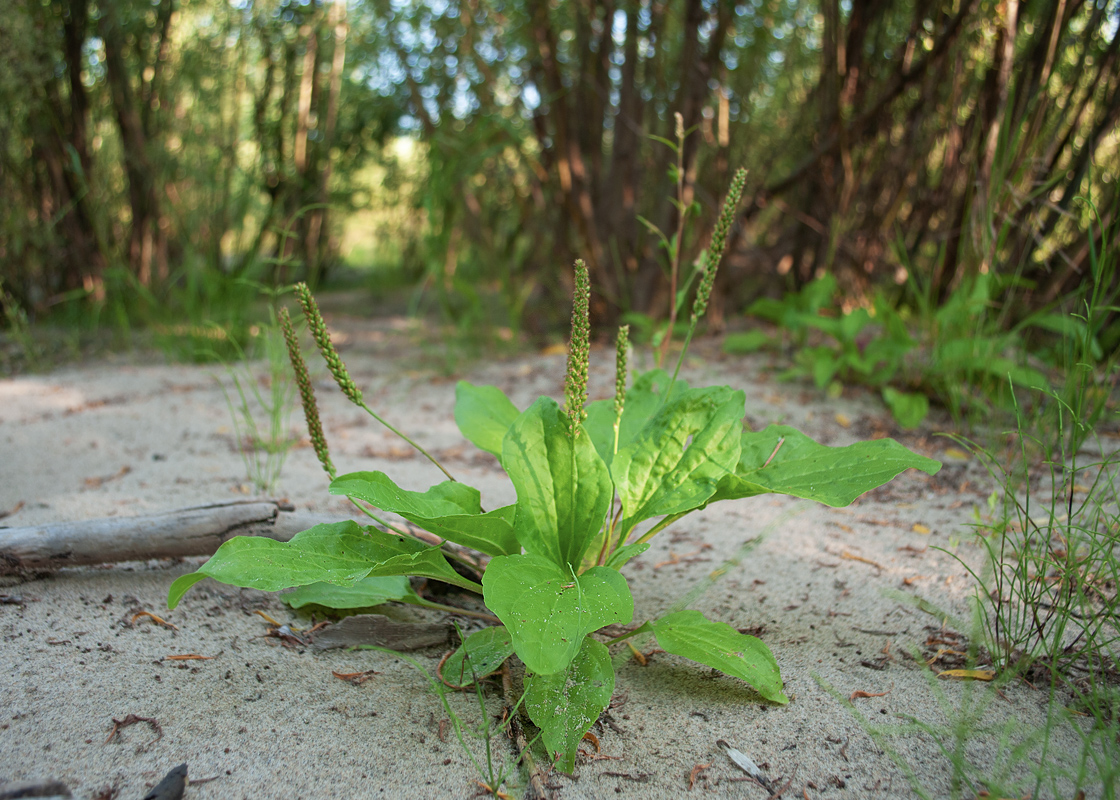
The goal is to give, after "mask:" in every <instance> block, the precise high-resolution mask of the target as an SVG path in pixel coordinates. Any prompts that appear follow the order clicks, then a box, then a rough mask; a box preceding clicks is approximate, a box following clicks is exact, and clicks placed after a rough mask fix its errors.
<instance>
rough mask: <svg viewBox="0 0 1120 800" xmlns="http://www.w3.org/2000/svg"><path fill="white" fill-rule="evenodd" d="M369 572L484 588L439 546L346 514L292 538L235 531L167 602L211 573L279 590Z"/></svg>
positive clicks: (345, 582) (345, 580)
mask: <svg viewBox="0 0 1120 800" xmlns="http://www.w3.org/2000/svg"><path fill="white" fill-rule="evenodd" d="M367 575H374V576H385V575H418V576H421V577H426V578H436V579H438V580H441V581H445V582H447V583H451V584H454V585H455V586H460V587H463V588H465V589H469V590H471V591H477V590H478V589H479V588H480V587H479V586H478V584H476V583H474V582H473V581H470V580H467V579H466V578H463V577H462V576H460V575H459V574H458V573H457V572H455V570H453V569H452V568H451V565H450V564H448V563H447V560H446V559H445V558H444V557H443V554H442V553H440V551H439V548H433V547H429V546H427V545H425V544H423V543H422V542H418V541H416V540H415V539H409V538H407V537H404V536H395V535H393V534H389V533H385V532H384V531H380V530H378V529H377V528H372V527H369V528H363V527H361V526H359V525H358V523H356V522H354V521H352V520H346V521H345V522H332V523H330V524H324V525H316V526H315V527H313V528H310V529H309V530H306V531H303V532H302V533H297V534H296V535H295V536H293V537H292V539H291V541H289V542H278V541H276V540H274V539H269V538H266V537H264V536H235V537H234V538H232V539H230V540H229V541H228V542H225V543H224V544H223V545H222V546H221V547H219V548H218V550H217V552H215V553H214V555H213V556H211V557H210V560H209V561H207V562H206V563H205V564H203V565H202V566H201V567H199V568H198V570H197V571H196V572H193V573H191V574H190V575H183V576H182V577H181V578H179V579H178V580H176V581H175V582H174V583H172V584H171V589H170V590H169V592H168V598H167V604H168V606H169V607H170V608H174V607H175V606H177V605H178V604H179V600H180V599H182V597H183V595H184V594H185V593H186V592H187V590H188V589H190V588H191V586H193V585H194V584H196V583H198V582H199V581H200V580H202V579H203V578H207V577H209V578H213V579H214V580H217V581H221V582H222V583H227V584H229V585H231V586H241V587H244V588H248V589H260V590H261V591H265V592H278V591H280V590H281V589H290V588H292V587H293V586H306V585H307V584H309V583H315V582H317V581H326V582H327V583H335V584H339V585H341V586H350V585H352V584H353V583H354V582H355V581H357V580H360V579H361V578H364V577H366V576H367Z"/></svg>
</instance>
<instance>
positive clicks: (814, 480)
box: [710, 425, 941, 508]
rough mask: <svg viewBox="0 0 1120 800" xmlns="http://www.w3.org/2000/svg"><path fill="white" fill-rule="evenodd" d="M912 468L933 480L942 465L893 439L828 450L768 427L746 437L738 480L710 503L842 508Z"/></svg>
mask: <svg viewBox="0 0 1120 800" xmlns="http://www.w3.org/2000/svg"><path fill="white" fill-rule="evenodd" d="M779 442H780V445H781V446H779ZM767 461H769V464H767ZM911 467H913V468H914V469H919V470H921V471H922V472H924V473H926V474H927V475H934V474H936V473H937V471H938V470H939V469H941V462H940V461H935V460H933V459H932V458H926V457H925V456H921V455H918V454H917V453H914V452H912V451H910V450H908V449H906V448H905V447H903V446H902V445H900V444H899V443H898V442H896V441H895V440H894V439H876V440H874V441H870V442H856V443H855V444H850V445H847V446H846V447H827V446H825V445H823V444H817V443H816V442H814V441H813V440H812V439H810V438H809V437H808V436H806V435H805V434H803V433H801V432H800V431H798V430H797V429H795V428H791V427H789V426H788V425H770V426H769V427H767V428H766V429H765V430H761V431H757V432H751V431H745V432H744V433H743V449H742V455H741V456H740V458H739V464H738V466H737V467H736V468H735V474H734V475H728V476H726V477H725V478H723V479H722V480H721V481H720V485H719V490H718V491H717V492H716V493H715V494H714V495H713V496H712V499H711V500H710V502H712V503H714V502H716V501H718V500H731V499H735V498H739V497H754V496H755V495H759V494H788V495H792V496H793V497H801V498H804V499H805V500H816V501H817V502H819V503H824V504H825V505H827V506H832V507H833V508H838V507H840V506H846V505H849V504H851V502H852V501H853V500H855V499H856V498H857V497H859V496H860V495H861V494H863V493H864V492H869V491H871V490H872V489H874V488H876V487H879V486H882V485H883V484H884V483H886V482H887V481H889V480H891V479H892V478H894V477H895V476H896V475H898V474H899V473H901V472H904V471H905V470H907V469H910V468H911Z"/></svg>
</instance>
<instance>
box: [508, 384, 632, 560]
mask: <svg viewBox="0 0 1120 800" xmlns="http://www.w3.org/2000/svg"><path fill="white" fill-rule="evenodd" d="M502 465H503V466H504V467H505V469H506V473H507V474H508V475H509V477H510V480H511V481H513V485H514V488H515V489H516V490H517V512H516V515H515V517H514V524H513V529H514V534H515V535H516V536H517V541H518V542H520V544H521V546H522V547H524V548H525V550H526V551H527V552H530V553H534V554H536V555H541V556H544V557H546V558H548V559H550V560H552V561H553V562H555V563H556V564H557V565H561V566H562V565H565V564H570V565H573V566H574V567H576V568H578V567H579V565H580V561H581V560H582V558H583V554H584V552H585V551H586V550H587V547H588V545H589V544H591V542H592V540H593V539H594V538H595V536H596V535H597V534H598V533H599V530H600V528H601V527H602V525H603V519H604V518H605V517H606V515H607V510H608V509H609V507H610V503H611V498H612V495H613V492H612V488H611V479H610V475H609V474H608V473H607V467H606V465H605V464H604V463H603V459H601V458H600V457H599V455H598V453H596V452H595V448H594V446H593V445H592V444H591V440H590V438H589V437H588V435H587V432H586V431H585V430H580V432H579V435H577V436H575V437H574V438H573V437H571V436H569V435H568V418H567V417H566V416H565V415H564V412H563V410H561V408H560V405H559V403H557V402H556V401H555V400H553V399H552V398H550V397H542V398H540V399H539V400H537V402H535V403H533V405H532V406H530V407H529V408H528V409H527V410H526V411H525V412H524V413H523V414H521V416H519V417H518V418H517V421H516V422H514V423H513V425H512V426H511V427H510V429H509V432H508V433H507V434H506V439H505V443H504V444H503V445H502Z"/></svg>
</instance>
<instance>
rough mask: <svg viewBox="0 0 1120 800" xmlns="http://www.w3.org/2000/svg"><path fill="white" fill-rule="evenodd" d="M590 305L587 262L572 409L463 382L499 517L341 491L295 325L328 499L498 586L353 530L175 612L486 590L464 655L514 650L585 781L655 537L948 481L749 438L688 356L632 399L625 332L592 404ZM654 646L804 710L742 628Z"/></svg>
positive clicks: (854, 452)
mask: <svg viewBox="0 0 1120 800" xmlns="http://www.w3.org/2000/svg"><path fill="white" fill-rule="evenodd" d="M744 177H745V175H744V173H743V172H742V171H740V172H739V173H738V174H737V175H736V177H735V179H734V180H733V181H732V185H731V189H730V191H729V193H728V198H727V200H726V201H725V204H724V208H723V211H722V213H721V215H720V218H719V222H718V223H717V227H716V230H715V233H714V234H713V237H712V245H711V246H710V248H709V250H708V252H707V253H706V254H705V257H704V258H705V260H703V261H702V262H701V264H700V269H701V270H702V271H703V273H702V277H701V280H700V283H699V287H698V289H697V296H696V300H695V303H694V306H693V313H692V318H691V327H690V329H689V332H688V339H686V341H685V348H687V344H688V340H690V339H691V336H692V332H693V331H694V330H695V328H696V325H697V323H698V322H699V319H700V317H701V316H702V315H703V313H704V309H705V308H706V305H707V302H708V296H709V294H710V292H711V288H712V281H713V279H714V277H715V271H716V268H717V266H718V263H719V260H720V258H721V256H722V251H723V247H724V243H725V241H726V237H727V232H728V229H729V228H730V226H731V222H732V219H733V215H734V211H735V207H736V204H737V202H738V200H739V196H740V194H741V192H742V188H743V182H744ZM296 291H297V296H298V297H299V298H300V302H301V305H302V306H303V309H304V312H305V315H306V316H307V318H308V324H309V327H310V329H311V331H312V333H313V335H314V336H315V339H316V343H317V344H318V345H319V348H320V350H321V351H322V353H323V355H324V358H325V359H326V362H327V365H328V368H329V369H330V370H331V372H332V374H334V377H335V379H336V381H337V382H338V384H339V386H340V387H341V388H342V390H343V392H344V393H346V395H347V397H349V398H350V399H351V400H352V401H353V402H355V403H356V404H358V405H360V406H361V407H363V408H366V409H367V410H369V409H368V407H366V406H365V404H364V403H363V401H362V399H361V392H360V391H359V390H358V389H357V387H356V386H355V385H354V383H353V381H352V380H351V379H350V377H349V375H348V374H347V372H346V368H345V365H343V363H342V361H341V359H340V358H339V357H338V354H337V353H336V352H335V351H334V348H333V346H332V345H331V343H330V336H329V334H328V333H327V332H326V328H325V326H324V324H323V322H322V318H321V317H320V316H319V313H318V309H317V308H316V306H315V303H314V300H313V299H312V298H311V295H310V292H309V290H308V289H307V287H306V286H303V285H298V286H297V287H296ZM589 296H590V288H589V281H588V274H587V269H586V267H585V266H584V265H583V263H582V262H580V261H577V262H576V292H575V303H574V311H573V321H572V340H571V346H570V348H569V362H568V374H567V380H566V385H565V403H564V405H560V404H559V403H558V402H556V401H555V400H553V399H552V398H550V397H542V398H540V399H538V400H537V401H536V402H535V403H533V404H532V405H531V406H530V407H529V408H527V409H525V410H523V411H521V410H519V409H517V408H516V406H514V404H513V403H512V402H511V401H510V400H509V399H508V398H507V397H506V396H505V395H504V394H503V393H502V392H501V390H500V389H498V388H496V387H493V386H473V385H471V384H470V383H467V382H465V381H463V382H460V383H459V384H458V386H457V388H456V403H455V420H456V422H457V423H458V425H459V429H460V430H461V431H462V433H463V435H464V436H465V437H466V438H467V439H469V440H470V441H471V442H472V443H474V444H475V445H476V446H477V447H479V448H480V449H482V450H485V451H487V452H490V453H492V454H494V455H495V456H497V457H498V459H499V460H500V462H501V465H502V467H503V468H504V469H505V471H506V473H507V475H508V476H509V478H510V480H511V481H512V483H513V486H514V488H515V489H516V492H517V502H516V503H515V504H514V505H512V506H506V507H503V508H499V509H495V510H493V511H490V512H485V513H484V512H483V510H482V507H481V498H480V494H479V492H478V491H477V490H476V489H473V488H471V487H469V486H466V485H464V484H462V483H458V482H456V481H454V480H453V479H452V480H448V481H445V482H443V483H440V484H437V485H436V486H433V487H432V488H430V489H428V490H427V491H426V492H415V491H409V490H406V489H403V488H401V487H399V486H397V484H396V483H394V482H393V480H392V479H391V478H390V477H389V476H387V475H385V474H384V473H381V472H358V473H352V474H349V475H342V476H340V477H337V478H335V477H334V467H333V465H332V464H331V461H330V456H329V453H328V452H327V448H326V442H325V440H324V439H323V436H322V428H321V425H320V424H319V422H318V412H317V411H316V410H315V400H314V395H313V394H312V392H311V386H310V382H309V380H308V379H307V377H306V368H305V367H303V362H302V358H301V357H300V356H299V352H298V345H297V344H296V341H295V336H294V334H291V326H290V320H288V319H287V317H286V316H285V317H283V318H282V323H283V324H284V325H285V330H286V331H287V332H288V333H289V335H288V343H289V349H290V351H291V355H292V360H293V364H294V365H295V367H296V372H297V382H298V385H299V386H300V389H301V397H302V399H303V402H304V410H305V413H306V414H307V417H308V423H309V428H310V430H311V432H312V439H313V443H314V444H315V447H316V453H317V454H318V455H319V458H320V460H321V462H322V463H323V466H324V468H325V469H326V470H327V471H328V474H329V475H330V476H331V478H332V482H331V485H330V492H331V493H332V494H338V495H344V496H347V497H349V498H350V499H351V500H352V501H354V502H355V504H357V505H359V507H360V508H362V509H363V510H367V509H365V507H364V506H362V505H360V504H358V502H357V501H359V500H360V501H363V502H364V503H368V504H369V505H370V506H372V507H374V508H376V509H380V510H381V511H383V512H387V513H391V514H397V515H399V516H401V517H403V518H404V519H406V520H408V521H409V522H410V523H412V524H413V525H415V526H417V527H418V528H420V529H422V530H425V531H428V532H429V533H431V534H435V535H436V536H438V537H440V538H441V539H443V540H445V541H446V542H451V543H453V544H455V545H460V546H462V547H466V548H470V549H471V550H474V551H478V552H481V553H483V554H485V555H486V556H489V557H490V560H489V562H488V564H487V565H486V567H485V571H484V572H483V574H482V581H481V585H480V584H479V583H477V582H475V581H473V580H471V579H470V578H467V577H464V576H463V575H461V574H460V572H458V571H456V570H455V569H454V568H453V567H452V565H451V564H450V563H449V561H448V556H454V557H461V549H460V550H454V549H451V548H447V547H442V548H441V546H440V545H438V544H435V545H433V544H431V543H428V542H423V541H420V540H418V539H416V538H413V537H410V536H407V535H404V534H403V533H401V532H395V531H393V529H392V528H391V527H389V526H384V527H376V526H372V525H371V526H361V525H359V524H358V523H357V522H353V521H346V522H338V523H333V524H326V525H317V526H315V527H314V528H311V529H310V530H307V531H304V532H303V533H300V534H298V535H297V536H295V537H294V538H293V539H292V540H291V541H289V542H286V543H282V542H277V541H274V540H272V539H267V538H256V537H236V538H234V539H231V540H230V541H228V542H226V543H225V544H223V545H222V546H221V547H220V548H219V549H218V551H217V552H216V553H215V554H214V556H213V557H212V558H211V559H210V560H209V561H207V562H206V564H204V565H203V566H202V567H200V568H199V570H198V571H197V572H194V573H191V574H189V575H184V576H182V577H181V578H179V579H178V580H176V581H175V582H174V583H173V584H172V586H171V589H170V592H169V597H168V604H169V605H170V606H172V607H174V606H175V605H176V604H177V603H178V602H179V600H180V599H181V598H182V596H183V594H184V593H185V592H186V591H187V590H188V589H189V588H190V587H191V586H193V585H194V584H195V583H197V582H198V581H200V580H202V579H203V578H205V577H211V578H215V579H216V580H219V581H222V582H224V583H228V584H232V585H235V586H242V587H252V588H256V589H263V590H266V591H279V590H281V589H288V588H291V587H301V588H300V589H299V590H298V594H299V597H298V601H296V602H293V605H295V604H297V603H298V604H299V605H302V604H305V603H309V602H321V603H323V604H326V605H331V604H332V603H333V604H335V605H336V606H345V607H353V606H355V605H363V604H365V605H368V604H369V603H363V601H362V600H361V598H362V597H371V598H375V600H374V602H383V601H385V600H387V599H397V600H402V601H404V602H421V603H425V601H422V600H420V599H419V598H418V597H417V596H416V595H415V593H413V592H412V590H411V588H410V587H409V585H408V582H407V581H406V580H402V576H420V577H425V578H433V579H436V580H440V581H445V582H447V583H449V584H453V585H455V586H459V587H461V588H463V589H467V590H470V591H474V592H479V593H481V594H482V596H483V598H484V600H485V603H486V606H487V607H488V608H489V609H490V611H492V612H493V614H494V615H495V616H496V617H497V618H498V619H499V620H500V621H501V623H502V625H503V626H504V629H505V632H504V633H502V634H499V635H498V636H495V631H494V630H493V629H486V630H483V631H478V632H476V633H474V634H471V636H469V637H467V639H466V640H465V641H464V643H463V645H462V647H461V648H460V651H461V652H459V653H457V654H456V656H453V657H452V659H454V658H456V657H457V658H459V659H462V657H463V653H464V652H468V651H470V652H473V650H472V648H475V647H483V646H485V648H486V650H487V658H488V660H489V661H490V662H493V663H501V662H502V661H503V660H505V659H506V658H507V657H509V656H511V655H513V654H516V655H517V657H518V658H519V659H520V660H521V662H522V663H523V664H524V665H525V669H526V673H527V674H526V680H525V690H526V695H525V699H524V703H525V709H526V710H527V712H528V714H529V717H530V718H531V719H532V720H533V722H534V723H535V724H536V725H537V726H538V727H539V728H540V730H541V733H542V738H543V741H544V743H545V746H546V747H547V748H548V750H549V753H550V756H551V757H553V758H554V759H556V764H557V766H558V768H560V769H561V770H563V771H565V772H571V771H572V770H573V769H574V767H575V758H576V753H577V747H578V745H579V743H580V741H581V739H582V737H583V734H584V733H586V732H587V731H588V730H589V729H590V727H591V725H592V724H593V723H594V722H595V721H596V720H597V719H598V718H599V715H600V714H601V713H602V711H603V710H604V709H605V708H606V707H607V704H608V703H609V702H610V698H611V693H612V691H613V689H614V680H615V676H614V668H613V666H612V664H611V659H610V657H609V654H608V651H607V647H606V645H604V644H603V643H602V642H600V641H599V640H598V639H596V638H594V636H593V634H595V632H596V631H599V630H600V629H602V628H604V627H605V626H608V625H613V624H622V625H626V624H629V623H630V622H631V621H632V618H633V616H634V601H633V598H632V597H631V594H630V588H629V585H628V583H627V579H626V578H625V577H624V576H623V575H622V573H621V572H620V569H621V568H622V566H623V565H624V564H625V563H626V562H627V561H628V560H629V559H631V558H634V557H635V556H637V555H639V554H641V553H642V552H643V551H644V550H646V549H647V548H648V547H649V540H650V539H651V538H652V537H653V536H654V535H656V534H657V533H658V532H660V531H661V530H664V529H665V528H666V527H667V526H668V525H670V524H672V523H673V522H675V521H677V520H679V519H681V518H682V517H684V516H685V515H686V514H688V513H690V512H692V511H696V510H698V509H702V508H705V507H706V506H708V505H709V504H711V503H713V502H715V501H717V500H729V499H735V498H744V497H752V496H754V495H760V494H768V493H778V494H789V495H793V496H795V497H801V498H806V499H810V500H817V501H819V502H822V503H825V504H826V505H830V506H843V505H847V504H849V503H851V502H852V501H853V500H854V499H855V498H857V497H858V496H859V495H861V494H863V493H864V492H866V491H868V490H870V489H873V488H875V487H877V486H880V485H882V484H883V483H886V482H887V481H889V480H891V479H892V478H894V477H895V476H896V475H898V474H899V473H901V472H902V471H903V470H905V469H907V468H910V467H915V468H917V469H920V470H922V471H924V472H927V473H929V474H933V473H935V472H936V471H937V470H938V469H939V468H940V464H939V463H938V462H936V461H934V460H932V459H929V458H925V457H924V456H920V455H917V454H915V453H912V452H911V451H909V450H907V449H906V448H905V447H903V446H902V445H900V444H899V443H897V442H895V441H893V440H891V439H880V440H877V441H870V442H860V443H857V444H853V445H849V446H847V447H825V446H822V445H819V444H817V443H816V442H813V441H812V440H811V439H809V438H808V437H806V436H805V435H804V434H802V433H800V432H798V431H796V430H794V429H792V428H788V427H783V426H776V425H772V426H770V427H768V428H766V429H765V430H762V431H758V432H754V431H748V430H745V429H744V425H743V416H744V413H745V408H744V405H745V395H744V393H743V392H742V391H735V390H732V389H731V388H729V387H727V386H710V387H697V388H693V387H689V386H688V385H687V384H686V383H684V382H683V381H681V380H678V379H677V372H679V370H680V363H681V361H680V360H678V362H677V369H676V371H675V372H674V374H673V375H669V374H668V373H667V372H665V371H663V370H660V369H657V370H652V371H650V372H646V373H644V374H641V375H638V376H636V378H635V380H634V381H633V383H632V385H629V386H628V380H627V378H628V374H627V365H626V360H627V350H628V344H627V330H626V328H625V327H624V328H622V329H620V331H619V337H618V348H617V356H616V359H617V383H616V386H617V390H616V395H615V397H614V399H613V400H602V401H597V402H594V403H590V404H588V403H587V402H586V401H587V365H588V353H589V323H588V299H589ZM683 357H684V350H683V349H682V352H681V355H680V359H681V360H683ZM370 413H371V414H372V413H373V412H372V411H370ZM375 416H376V415H375ZM378 419H380V417H378ZM394 430H395V429H394ZM401 435H402V436H403V434H401ZM406 440H407V439H406ZM408 441H410V442H411V440H408ZM417 449H419V447H418V448H417ZM421 452H422V453H423V452H424V451H422V450H421ZM424 455H427V453H424ZM428 457H429V458H431V456H428ZM437 466H438V465H437ZM441 469H442V467H441ZM445 472H446V470H445ZM449 477H450V476H449ZM367 513H369V512H368V510H367ZM371 516H372V514H371ZM374 519H377V518H376V517H374ZM651 520H655V521H654V522H650V521H651ZM348 587H349V588H348ZM286 597H290V596H286ZM425 604H427V603H425ZM429 605H430V604H429ZM637 633H652V634H653V635H654V636H655V637H656V638H657V642H658V644H659V646H660V647H661V648H662V649H663V650H665V651H666V652H668V653H672V654H675V655H679V656H683V657H685V658H688V659H691V660H693V661H697V662H699V663H701V664H705V665H707V666H710V667H713V668H715V669H718V670H721V671H722V672H725V673H727V674H728V675H732V676H734V677H737V678H740V679H742V680H744V681H746V682H747V683H749V684H750V685H751V686H753V687H754V688H755V690H757V691H758V693H759V694H760V695H761V696H762V697H763V698H765V699H766V700H768V701H770V702H773V703H779V704H784V703H786V702H788V698H787V697H786V695H785V694H784V692H783V691H782V679H781V675H780V674H779V671H778V663H777V661H776V660H775V658H774V656H773V654H772V653H771V652H770V649H769V648H768V647H767V646H766V645H765V644H763V643H762V642H761V641H760V640H758V639H757V638H755V637H753V636H747V635H744V634H741V633H739V632H738V631H736V630H735V629H734V628H732V627H731V626H730V625H728V624H726V623H723V622H713V621H710V620H707V619H705V618H704V616H703V615H702V614H701V613H700V612H698V611H679V612H676V613H672V614H668V615H666V616H663V617H661V618H660V619H653V620H649V621H646V622H644V623H643V624H642V625H641V626H639V627H638V628H636V629H634V630H632V631H631V632H629V633H627V634H624V635H623V636H620V637H618V638H617V639H616V641H618V640H621V639H624V638H627V637H629V636H633V635H635V634H637ZM495 642H497V643H498V644H500V647H497V646H496V645H495ZM495 647H497V649H496V650H495Z"/></svg>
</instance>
